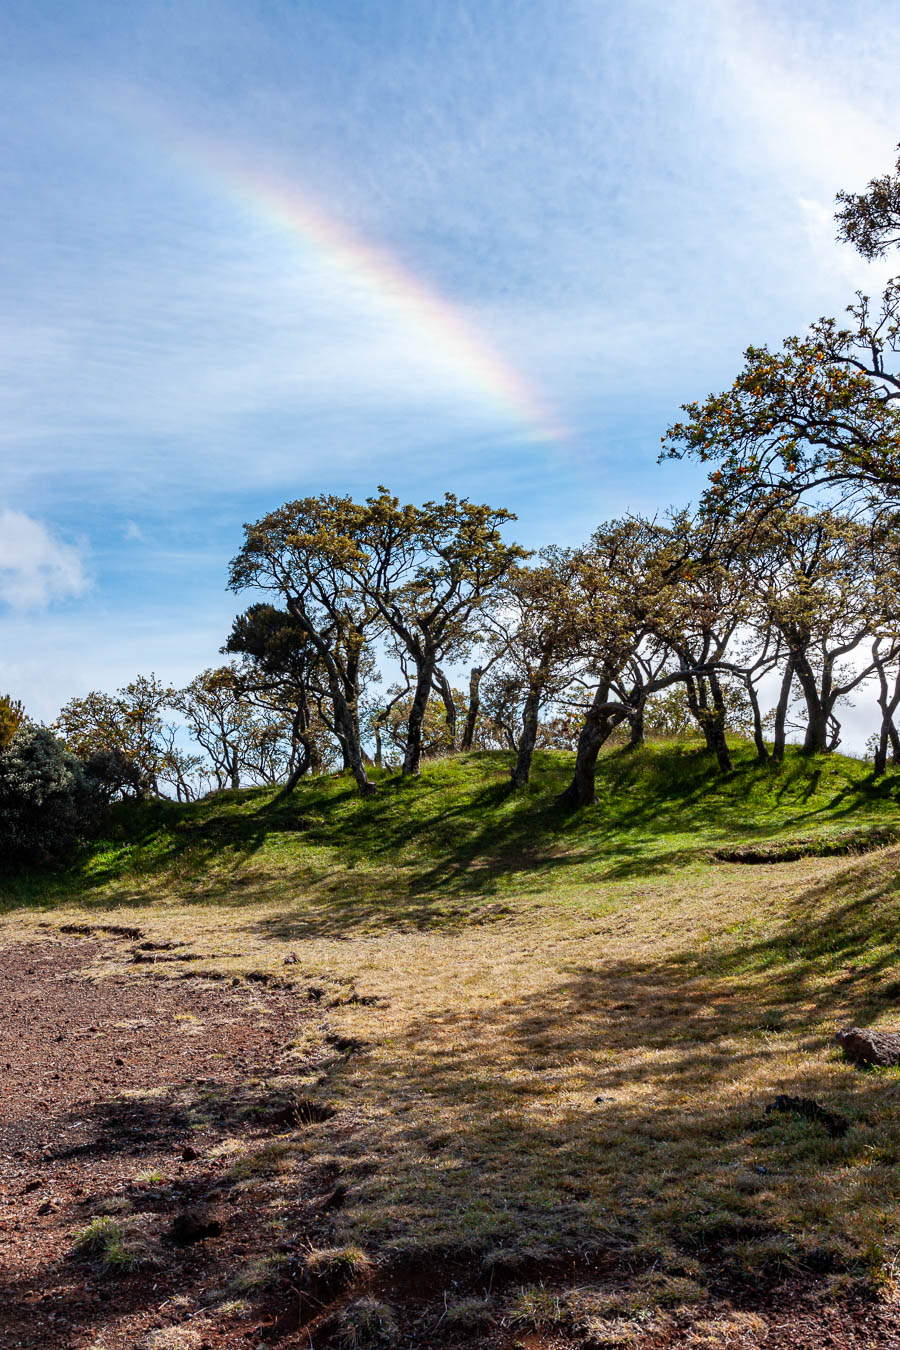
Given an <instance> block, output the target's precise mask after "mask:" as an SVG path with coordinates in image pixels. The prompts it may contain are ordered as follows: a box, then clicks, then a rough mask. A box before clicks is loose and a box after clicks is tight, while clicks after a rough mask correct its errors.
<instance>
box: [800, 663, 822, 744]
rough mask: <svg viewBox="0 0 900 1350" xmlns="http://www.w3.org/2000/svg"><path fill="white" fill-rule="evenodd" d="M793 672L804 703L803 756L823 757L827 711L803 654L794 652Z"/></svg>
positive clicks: (811, 670) (812, 672)
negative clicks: (804, 732)
mask: <svg viewBox="0 0 900 1350" xmlns="http://www.w3.org/2000/svg"><path fill="white" fill-rule="evenodd" d="M794 671H795V672H796V675H797V680H798V682H799V684H800V688H801V690H802V691H803V699H804V702H805V703H806V735H805V736H804V738H803V753H804V754H805V755H823V754H825V753H826V751H827V750H828V710H827V709H826V707H825V706H824V704H823V703H822V699H821V696H820V693H819V686H818V684H817V683H816V676H815V672H814V671H813V668H812V666H811V665H810V664H809V661H808V660H807V657H806V653H805V652H795V654H794Z"/></svg>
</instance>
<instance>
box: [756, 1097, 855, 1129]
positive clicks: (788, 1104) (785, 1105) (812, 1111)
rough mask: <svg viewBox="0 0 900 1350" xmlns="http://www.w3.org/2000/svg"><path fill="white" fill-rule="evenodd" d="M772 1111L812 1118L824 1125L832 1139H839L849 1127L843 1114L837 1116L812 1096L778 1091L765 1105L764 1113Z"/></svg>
mask: <svg viewBox="0 0 900 1350" xmlns="http://www.w3.org/2000/svg"><path fill="white" fill-rule="evenodd" d="M773 1111H786V1112H790V1113H792V1114H793V1115H796V1116H805V1117H806V1119H807V1120H814V1121H816V1122H817V1123H818V1124H819V1125H824V1127H825V1129H826V1130H827V1131H828V1133H829V1134H830V1135H831V1137H832V1139H840V1138H841V1136H842V1135H845V1134H846V1133H847V1131H848V1130H849V1128H850V1123H849V1121H847V1120H845V1119H844V1117H843V1116H839V1115H838V1114H837V1112H836V1111H828V1110H826V1108H825V1107H824V1106H820V1105H819V1103H818V1102H815V1101H813V1099H812V1097H789V1096H787V1094H786V1093H783V1092H782V1093H779V1095H778V1096H777V1097H776V1098H775V1100H774V1101H773V1102H769V1104H768V1106H767V1107H766V1115H770V1114H771V1112H773Z"/></svg>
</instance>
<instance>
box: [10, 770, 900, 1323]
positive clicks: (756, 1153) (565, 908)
mask: <svg viewBox="0 0 900 1350" xmlns="http://www.w3.org/2000/svg"><path fill="white" fill-rule="evenodd" d="M737 761H738V768H737V771H736V772H735V773H734V774H733V775H731V776H730V777H729V778H727V779H725V780H722V779H720V778H718V777H717V775H716V773H715V769H714V766H713V765H711V764H710V763H709V761H708V759H707V757H706V756H704V755H702V754H700V753H699V751H698V750H697V749H696V747H691V746H675V747H663V748H655V749H652V748H651V749H648V750H646V751H643V752H640V753H639V754H637V755H628V754H622V753H618V754H613V755H610V756H608V757H606V758H605V759H604V760H603V761H602V762H601V769H600V775H599V797H598V802H597V804H596V806H594V807H592V808H590V809H588V810H585V811H583V812H581V813H579V814H578V815H576V816H570V815H566V814H564V813H562V812H560V811H559V809H558V808H557V807H556V806H555V805H554V796H555V794H556V792H557V791H558V790H559V789H560V788H561V787H562V786H563V785H564V783H565V781H566V778H567V774H568V772H569V762H568V759H567V757H566V756H562V755H559V756H556V755H543V756H539V757H538V762H537V770H536V774H535V780H534V783H533V786H532V789H531V790H530V791H529V792H527V793H524V794H519V795H517V796H513V795H511V794H510V793H509V791H508V788H507V786H506V775H507V772H508V759H507V757H506V756H505V755H502V754H491V755H484V754H482V755H471V756H467V757H463V758H460V759H459V760H456V761H444V762H442V763H438V764H434V765H431V766H429V767H428V768H427V769H426V771H425V773H424V774H423V776H422V779H421V781H419V782H417V783H413V784H398V783H397V782H396V781H391V782H385V783H384V784H383V785H382V791H381V793H380V794H379V796H378V797H377V798H375V799H374V800H369V801H361V800H360V799H359V798H358V797H357V796H356V795H355V794H354V793H353V792H352V790H351V788H350V787H349V785H348V783H347V781H346V780H344V779H341V778H329V779H323V780H320V781H316V782H312V783H309V784H305V785H303V786H302V787H301V788H300V789H299V791H298V792H297V794H296V796H295V798H294V800H293V801H292V802H290V803H287V804H283V803H277V802H273V801H272V799H271V795H270V794H267V793H264V792H256V791H251V792H246V793H240V794H237V795H235V794H223V795H221V796H218V797H216V798H213V799H210V800H209V801H206V802H202V803H199V804H197V805H195V806H191V807H176V806H174V805H169V804H165V805H162V806H153V807H147V808H124V807H123V808H122V809H121V810H120V811H119V813H118V816H117V834H118V836H119V837H117V838H116V839H114V840H111V841H109V842H108V843H106V844H104V845H103V846H102V847H98V848H97V849H96V850H95V851H94V852H93V853H92V854H91V855H90V856H89V857H87V858H86V859H85V860H84V861H83V862H82V864H81V865H80V866H79V868H77V869H75V870H73V871H72V872H70V873H66V874H61V875H58V876H54V877H43V878H35V877H30V878H18V879H13V880H10V881H8V882H6V883H5V884H3V885H2V886H0V894H2V897H3V904H4V907H5V908H6V909H7V918H6V921H5V924H6V928H7V933H8V936H9V937H13V936H16V935H19V934H21V933H26V934H27V933H29V932H31V931H32V930H33V928H34V925H35V924H36V923H37V922H39V921H40V922H44V923H50V924H51V925H53V926H55V925H56V924H57V923H62V922H64V921H67V920H68V921H71V920H72V918H73V916H75V917H77V918H78V919H79V920H80V921H82V922H83V921H84V915H85V911H88V912H91V911H93V912H96V914H97V916H98V918H97V919H96V920H95V921H97V922H101V921H109V919H111V921H113V922H115V923H123V922H133V923H137V924H139V925H140V926H141V928H142V929H143V930H144V931H145V932H146V933H147V934H148V935H149V936H152V937H168V938H172V937H175V938H177V939H180V940H182V941H185V942H187V943H188V944H190V949H191V950H193V951H195V952H196V953H197V954H198V956H199V957H200V964H201V966H202V965H204V964H205V965H208V966H209V967H211V968H212V967H218V968H221V969H226V970H230V971H232V972H240V971H244V972H246V971H249V970H270V971H273V972H278V973H279V974H283V973H285V970H286V968H285V966H284V958H285V956H286V955H287V954H289V953H296V955H297V958H298V960H297V963H296V964H293V965H292V966H290V967H289V968H287V969H289V971H290V973H291V975H292V976H294V977H295V978H296V979H297V980H298V981H299V982H300V983H301V984H302V983H303V982H304V981H305V982H307V983H309V984H310V985H315V986H316V987H317V988H320V989H324V990H325V991H326V1001H327V1002H330V1003H331V1004H332V1005H333V1006H332V1007H331V1009H330V1011H329V1014H328V1016H329V1019H330V1020H331V1023H332V1025H333V1027H334V1029H335V1030H336V1031H339V1032H341V1033H342V1034H344V1035H347V1036H351V1037H355V1038H357V1039H358V1040H361V1041H363V1042H364V1043H365V1048H364V1049H363V1050H362V1052H360V1053H357V1054H354V1055H352V1056H350V1057H348V1058H347V1059H346V1061H344V1062H342V1063H341V1064H340V1065H339V1066H338V1067H337V1068H336V1069H335V1070H334V1071H333V1072H332V1073H331V1075H330V1077H329V1079H328V1081H327V1082H326V1083H323V1084H321V1085H320V1088H319V1090H320V1091H321V1092H322V1093H323V1095H325V1096H327V1097H328V1099H329V1100H330V1101H332V1102H334V1103H335V1104H336V1105H338V1106H340V1107H342V1108H344V1110H345V1111H346V1116H345V1117H341V1118H340V1119H345V1120H347V1121H349V1122H350V1124H349V1125H347V1127H346V1128H343V1129H342V1130H341V1131H339V1132H337V1134H336V1133H335V1131H334V1130H333V1129H330V1128H329V1126H328V1125H322V1126H317V1127H314V1128H312V1129H310V1130H308V1131H306V1132H304V1134H303V1136H302V1137H301V1138H300V1142H299V1143H298V1144H297V1148H298V1150H304V1151H306V1152H309V1151H310V1150H312V1151H318V1152H320V1153H321V1154H323V1155H328V1156H330V1157H334V1158H335V1159H336V1161H337V1162H338V1163H339V1164H340V1166H341V1168H342V1169H343V1171H344V1174H345V1175H346V1176H347V1178H348V1180H349V1181H350V1183H351V1201H350V1203H349V1204H348V1206H347V1207H346V1208H345V1209H344V1210H342V1211H341V1213H340V1217H339V1226H340V1231H341V1234H342V1235H343V1237H344V1239H345V1240H346V1241H348V1242H349V1241H361V1242H362V1243H364V1244H365V1245H367V1246H368V1247H369V1248H370V1249H371V1250H373V1251H374V1252H376V1253H378V1252H383V1251H385V1250H388V1249H408V1248H414V1247H419V1248H421V1247H423V1246H424V1247H432V1248H438V1249H445V1248H452V1249H453V1250H455V1251H459V1250H462V1249H469V1250H471V1251H472V1252H473V1253H476V1254H478V1255H479V1259H481V1256H483V1255H484V1254H485V1253H486V1254H487V1255H488V1259H490V1253H491V1252H492V1251H493V1252H494V1253H496V1252H497V1251H498V1250H501V1249H502V1250H503V1251H506V1252H508V1251H509V1250H511V1249H515V1250H517V1251H519V1252H520V1253H521V1252H523V1251H525V1252H531V1253H532V1254H534V1255H535V1257H536V1258H539V1257H540V1256H542V1255H543V1256H546V1257H551V1256H553V1255H554V1254H557V1255H558V1254H559V1253H560V1252H563V1251H573V1250H585V1249H590V1248H593V1249H600V1248H603V1249H609V1248H613V1249H615V1250H620V1249H621V1250H622V1252H623V1253H624V1252H627V1254H628V1261H629V1262H630V1264H631V1268H632V1270H633V1271H634V1270H637V1271H638V1272H639V1273H638V1275H637V1276H634V1275H632V1277H631V1278H630V1280H629V1283H628V1290H627V1294H625V1295H621V1293H620V1294H618V1295H616V1297H625V1298H626V1301H628V1300H631V1301H632V1302H634V1301H635V1300H636V1301H637V1302H638V1303H640V1302H650V1303H652V1302H653V1301H654V1300H662V1301H666V1300H668V1299H674V1300H676V1301H685V1300H690V1299H691V1298H692V1297H699V1296H700V1294H701V1293H702V1290H703V1288H704V1287H705V1283H706V1281H707V1278H708V1271H709V1269H711V1265H710V1262H709V1261H708V1260H707V1257H708V1256H709V1254H710V1253H714V1254H715V1262H716V1264H717V1265H718V1267H719V1268H720V1269H721V1266H722V1262H724V1263H725V1266H726V1267H727V1268H729V1269H731V1270H733V1271H734V1272H736V1273H738V1274H740V1275H741V1276H743V1277H746V1276H747V1275H748V1274H749V1275H750V1276H751V1277H756V1276H757V1275H773V1274H778V1273H780V1272H785V1271H788V1270H792V1269H819V1270H828V1269H831V1270H834V1271H837V1272H840V1271H849V1272H850V1273H852V1274H854V1275H858V1274H864V1275H868V1276H870V1277H871V1276H874V1278H876V1280H877V1279H879V1278H882V1277H883V1275H884V1272H885V1270H886V1269H887V1268H888V1266H889V1265H890V1260H891V1258H892V1256H893V1254H894V1253H895V1252H896V1250H897V1249H898V1247H900V1216H898V1208H897V1204H896V1201H897V1197H898V1192H900V1113H898V1107H900V1073H895V1072H894V1071H883V1072H877V1073H869V1074H863V1073H860V1072H859V1071H857V1070H854V1069H852V1068H851V1067H849V1066H847V1065H845V1064H844V1063H843V1062H842V1061H841V1060H840V1058H839V1056H838V1055H837V1054H836V1053H835V1051H834V1049H833V1048H832V1045H831V1036H832V1034H833V1032H834V1030H835V1028H836V1027H837V1026H839V1025H844V1024H847V1023H848V1022H862V1023H872V1022H879V1021H882V1022H884V1023H885V1024H887V1025H890V1024H892V1022H893V1024H896V1022H897V1020H898V1019H897V1018H896V1015H894V1016H893V1018H892V1012H893V1009H894V1008H895V1007H896V1003H897V999H898V996H900V949H898V941H897V933H898V917H900V915H898V908H900V906H898V888H900V869H898V862H900V850H898V849H897V848H888V849H886V850H882V851H880V852H877V853H869V854H866V855H865V856H862V857H832V858H822V857H816V858H813V857H810V858H804V859H801V860H800V861H796V862H791V863H785V864H779V865H776V866H766V867H745V866H736V865H734V864H728V863H722V862H716V861H714V860H713V859H712V858H711V853H712V851H713V850H715V849H718V848H721V847H723V846H725V845H734V844H742V843H747V842H750V841H755V840H766V841H769V842H772V841H778V840H787V839H790V840H795V839H798V838H803V839H816V840H818V841H819V842H820V843H821V841H822V840H823V839H825V840H828V839H831V838H832V837H836V836H837V837H839V836H841V835H842V834H846V833H847V832H848V831H850V830H853V831H862V832H863V833H865V831H866V830H867V829H868V828H869V827H879V826H881V827H883V826H888V827H892V826H893V825H895V824H897V825H898V826H900V813H898V810H897V794H898V792H900V779H898V777H897V776H895V775H889V776H888V777H887V778H886V779H884V780H882V781H881V782H880V783H879V784H877V785H875V784H873V783H872V782H871V779H870V777H869V775H868V771H867V769H866V767H865V766H864V765H861V764H859V763H857V762H855V761H852V760H847V759H844V758H842V757H840V756H834V757H830V758H829V759H827V760H815V761H809V760H804V759H803V758H802V757H800V756H799V755H794V754H791V756H790V757H789V759H788V761H787V763H786V764H785V765H784V767H783V768H782V769H780V770H770V769H761V768H759V767H757V766H756V765H755V764H754V763H753V761H752V756H751V753H750V751H749V750H748V749H746V748H742V749H739V750H738V753H737ZM298 827H299V828H298ZM113 911H115V913H114V915H113ZM38 915H40V919H39V918H38ZM100 915H106V916H108V918H107V919H101V918H100V917H99V916H100ZM351 991H352V992H353V993H354V995H358V996H360V997H362V998H364V999H374V1000H376V1001H375V1002H373V1003H369V1002H366V1003H359V1002H353V1001H351V1002H348V1001H347V995H348V992H351ZM777 1092H789V1093H794V1094H799V1095H804V1096H811V1097H815V1098H817V1099H818V1100H820V1101H822V1102H823V1103H824V1104H826V1105H828V1106H829V1107H831V1108H832V1109H835V1110H838V1111H840V1112H842V1113H843V1114H844V1115H845V1116H846V1117H847V1118H848V1119H849V1121H850V1122H851V1129H850V1130H849V1132H848V1133H847V1135H846V1136H845V1137H844V1138H842V1139H831V1138H830V1137H829V1136H828V1135H827V1134H826V1133H825V1132H824V1131H823V1130H822V1128H821V1127H820V1126H819V1125H817V1124H814V1123H809V1122H807V1121H804V1120H803V1119H800V1118H795V1117H792V1116H782V1115H777V1116H766V1115H765V1114H764V1113H763V1106H764V1104H765V1102H766V1101H768V1100H770V1099H771V1098H772V1096H773V1095H774V1094H775V1093H777ZM286 1167H288V1170H287V1171H286V1172H285V1174H284V1177H283V1182H284V1184H285V1185H289V1184H290V1171H289V1164H286ZM273 1204H275V1209H274V1210H273V1216H272V1221H273V1223H274V1222H276V1217H277V1204H276V1203H275V1202H273ZM654 1261H655V1262H656V1265H655V1273H653V1274H651V1273H649V1272H650V1268H651V1266H652V1265H653V1262H654ZM644 1266H646V1270H645V1273H644V1274H640V1271H641V1270H642V1268H643V1267H644ZM594 1297H595V1302H596V1296H594Z"/></svg>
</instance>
